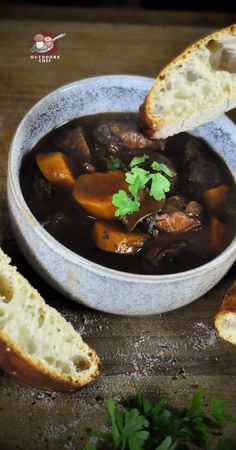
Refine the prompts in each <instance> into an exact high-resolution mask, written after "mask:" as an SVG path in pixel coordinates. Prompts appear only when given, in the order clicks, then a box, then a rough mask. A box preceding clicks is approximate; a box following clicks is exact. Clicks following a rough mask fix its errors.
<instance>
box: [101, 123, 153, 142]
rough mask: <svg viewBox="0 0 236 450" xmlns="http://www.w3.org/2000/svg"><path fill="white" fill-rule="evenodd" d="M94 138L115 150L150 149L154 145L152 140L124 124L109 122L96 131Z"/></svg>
mask: <svg viewBox="0 0 236 450" xmlns="http://www.w3.org/2000/svg"><path fill="white" fill-rule="evenodd" d="M94 137H95V138H96V139H97V141H98V142H99V143H100V144H104V145H106V146H109V147H113V148H130V149H132V148H142V149H145V148H148V147H150V146H152V145H153V142H152V141H150V139H147V138H145V137H144V136H143V135H142V134H141V133H139V132H138V131H135V130H131V129H130V128H128V127H126V126H125V125H124V124H121V123H119V122H114V121H108V122H106V123H103V124H102V125H99V127H98V128H96V129H95V131H94Z"/></svg>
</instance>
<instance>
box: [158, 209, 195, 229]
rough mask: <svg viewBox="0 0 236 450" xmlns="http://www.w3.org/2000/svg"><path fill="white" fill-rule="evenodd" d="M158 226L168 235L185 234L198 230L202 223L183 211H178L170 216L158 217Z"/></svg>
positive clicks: (162, 215)
mask: <svg viewBox="0 0 236 450" xmlns="http://www.w3.org/2000/svg"><path fill="white" fill-rule="evenodd" d="M156 226H157V228H158V229H159V230H162V231H166V232H167V233H183V232H187V231H190V230H193V229H194V228H198V227H199V226H200V222H199V220H197V219H191V218H190V217H188V216H187V215H186V214H185V213H184V212H183V211H176V212H174V213H172V214H170V215H169V214H161V215H160V216H158V218H157V221H156Z"/></svg>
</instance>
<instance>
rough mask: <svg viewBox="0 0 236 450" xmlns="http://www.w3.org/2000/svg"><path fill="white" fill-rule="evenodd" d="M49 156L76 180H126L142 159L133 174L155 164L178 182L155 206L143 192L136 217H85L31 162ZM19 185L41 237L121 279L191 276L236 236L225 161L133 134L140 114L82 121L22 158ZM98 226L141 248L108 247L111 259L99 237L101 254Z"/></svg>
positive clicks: (176, 141) (187, 140) (190, 144)
mask: <svg viewBox="0 0 236 450" xmlns="http://www.w3.org/2000/svg"><path fill="white" fill-rule="evenodd" d="M132 130H133V131H132ZM54 152H60V154H64V155H66V162H67V163H68V165H69V167H70V170H71V172H72V174H73V177H74V179H75V180H77V179H78V177H80V176H81V175H82V174H87V175H89V174H94V173H96V172H103V173H104V172H107V171H112V172H113V173H114V172H115V171H116V170H118V171H119V173H120V172H121V171H122V172H124V173H125V172H127V171H130V166H129V164H130V162H131V161H132V159H133V158H134V157H136V156H142V155H143V154H145V155H146V159H145V161H143V162H142V163H140V164H139V166H138V167H141V168H143V169H145V170H148V169H149V168H150V163H152V162H153V161H157V162H158V163H162V164H165V166H167V167H168V168H170V169H171V170H172V171H174V172H175V174H176V175H175V176H172V178H169V181H170V191H169V192H167V193H166V199H165V200H162V201H156V206H155V200H154V199H153V198H152V200H150V199H151V197H150V196H149V191H150V186H149V187H148V185H147V186H146V187H145V188H144V189H143V190H141V191H140V192H139V201H140V205H141V206H140V211H139V213H137V212H136V213H133V216H132V213H129V214H126V215H124V216H120V217H114V218H113V219H112V221H110V220H107V218H106V217H105V218H104V217H103V218H100V216H99V215H100V213H98V216H97V217H94V216H96V214H93V213H90V212H88V210H86V208H84V207H83V206H82V204H81V202H78V201H77V200H76V199H75V196H73V187H72V186H66V185H61V184H60V182H56V183H55V182H53V181H50V177H48V176H45V173H44V172H43V170H42V167H40V165H39V164H37V162H36V155H39V154H45V153H46V154H48V153H49V154H50V153H54ZM39 167H40V168H39ZM121 176H123V175H122V174H121ZM167 178H168V177H167ZM94 179H95V178H94ZM20 181H21V188H22V192H23V195H24V198H25V200H26V203H27V204H28V206H29V208H30V210H31V211H32V213H33V214H34V216H35V217H36V218H37V220H38V221H39V222H40V224H41V225H42V226H43V227H44V228H45V230H47V231H48V232H49V233H50V234H51V235H52V236H54V237H55V238H56V239H57V240H58V241H59V242H61V243H62V244H64V245H65V246H66V247H67V248H69V249H70V250H73V251H74V252H75V253H78V254H79V255H81V256H83V257H85V258H87V259H89V260H91V261H94V262H96V263H98V264H101V265H103V266H106V267H109V268H112V269H116V270H120V271H123V272H131V273H139V274H151V275H154V274H167V273H175V272H182V271H186V270H189V269H193V268H195V267H198V266H200V265H202V264H204V263H206V262H208V261H210V260H211V259H213V258H214V257H216V256H217V255H218V254H220V253H221V252H222V250H223V249H224V248H225V247H226V246H227V245H228V244H229V243H230V242H231V241H232V239H233V237H234V235H235V231H236V207H235V199H236V187H235V183H234V179H233V177H232V175H231V173H230V171H229V169H228V168H227V166H226V164H225V163H224V161H223V160H222V159H221V158H220V157H219V156H218V155H217V154H216V153H215V152H214V151H213V150H212V149H211V148H210V147H209V146H208V144H207V143H206V142H204V141H203V140H202V139H197V138H195V137H193V136H192V135H190V134H188V133H180V134H178V135H176V136H174V137H171V138H168V139H167V140H166V141H152V142H151V141H149V140H148V139H146V138H145V137H144V136H142V135H141V134H140V133H138V132H137V114H128V113H106V114H97V115H94V116H86V117H82V118H79V119H76V120H73V121H71V122H69V123H67V124H65V125H63V126H61V127H59V128H57V129H55V130H53V131H51V132H50V133H49V134H48V135H46V136H45V137H44V138H43V139H41V140H40V141H39V142H38V143H37V145H36V146H35V147H34V149H33V150H31V151H29V152H28V154H27V155H26V156H25V157H24V159H23V162H22V167H21V172H20ZM98 185H99V186H98ZM97 189H98V190H99V189H100V182H99V180H98V183H97ZM121 189H122V188H121ZM95 191H96V189H95ZM92 194H93V193H92ZM92 194H91V193H90V195H92ZM94 195H95V197H96V192H94ZM95 200H96V199H95ZM148 201H149V203H150V205H149V203H148ZM97 206H98V207H99V205H97ZM149 206H150V210H149ZM113 207H114V206H113ZM102 209H103V210H105V208H102ZM131 216H132V217H131ZM134 219H135V220H134ZM96 221H97V222H99V221H102V224H103V227H104V229H105V228H106V225H107V224H108V226H110V225H111V226H113V224H115V227H118V229H120V230H121V233H126V235H127V236H128V234H129V236H131V238H132V236H133V235H132V233H138V234H140V236H144V238H142V239H141V241H142V243H140V242H141V241H140V242H135V244H134V246H133V243H132V242H131V244H130V245H123V246H122V245H121V246H120V247H119V245H118V246H116V245H113V244H112V245H113V247H112V252H111V251H110V250H109V249H108V250H109V251H106V250H107V247H106V245H107V244H106V242H105V241H106V239H107V242H109V239H110V234H109V232H107V233H106V232H105V231H104V233H103V236H102V239H103V243H104V245H105V249H106V250H103V249H101V247H100V246H99V245H97V242H96V239H95V238H94V224H95V222H96ZM135 224H136V226H135ZM115 236H116V239H117V233H116V235H115ZM129 236H128V238H129ZM136 241H137V240H136ZM138 241H139V239H138ZM116 251H118V252H119V253H116ZM126 253H127V254H126Z"/></svg>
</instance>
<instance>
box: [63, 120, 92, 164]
mask: <svg viewBox="0 0 236 450" xmlns="http://www.w3.org/2000/svg"><path fill="white" fill-rule="evenodd" d="M55 143H56V145H57V146H58V147H60V148H61V149H62V150H64V151H68V150H70V151H71V152H72V156H74V157H75V158H77V159H78V160H79V161H90V159H91V154H90V149H89V146H88V144H87V141H86V138H85V132H84V130H83V128H82V127H80V126H76V127H74V128H71V129H67V130H66V131H64V132H63V133H62V134H59V136H58V137H57V138H56V141H55Z"/></svg>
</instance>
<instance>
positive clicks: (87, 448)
mask: <svg viewBox="0 0 236 450" xmlns="http://www.w3.org/2000/svg"><path fill="white" fill-rule="evenodd" d="M84 450H97V447H96V445H95V444H92V443H91V442H86V444H85V446H84Z"/></svg>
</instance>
